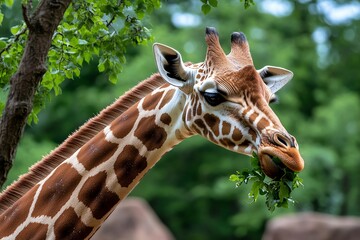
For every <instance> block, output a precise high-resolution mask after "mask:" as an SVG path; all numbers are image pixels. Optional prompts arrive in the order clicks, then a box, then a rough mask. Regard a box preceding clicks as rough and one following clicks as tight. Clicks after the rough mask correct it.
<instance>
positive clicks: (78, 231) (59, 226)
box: [54, 208, 93, 240]
mask: <svg viewBox="0 0 360 240" xmlns="http://www.w3.org/2000/svg"><path fill="white" fill-rule="evenodd" d="M92 229H93V228H92V227H89V226H86V225H85V224H84V223H83V222H82V221H81V219H80V217H78V215H77V214H76V212H75V210H74V209H73V208H68V209H66V210H65V211H64V212H63V214H61V216H60V217H59V218H58V219H57V220H56V222H55V224H54V232H55V237H56V239H69V240H70V239H73V240H78V239H85V238H86V237H87V236H88V235H89V234H90V233H91V231H92Z"/></svg>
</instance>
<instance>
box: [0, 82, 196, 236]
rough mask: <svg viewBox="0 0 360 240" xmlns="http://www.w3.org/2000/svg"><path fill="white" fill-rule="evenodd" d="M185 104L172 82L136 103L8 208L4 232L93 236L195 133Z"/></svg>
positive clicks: (0, 227) (1, 228) (3, 217)
mask: <svg viewBox="0 0 360 240" xmlns="http://www.w3.org/2000/svg"><path fill="white" fill-rule="evenodd" d="M184 104H185V96H184V95H183V93H182V92H181V91H180V90H175V88H173V87H171V86H168V85H165V86H163V87H160V88H158V89H157V90H155V91H153V92H152V93H151V94H149V95H147V96H146V97H145V98H143V99H142V100H140V101H139V102H138V103H136V104H134V105H133V106H132V107H130V108H129V109H128V110H127V111H125V112H124V113H122V114H121V115H120V116H119V117H118V118H116V119H115V120H114V121H112V123H111V124H110V125H108V126H107V127H105V128H104V129H103V130H102V131H100V132H99V133H98V134H97V135H96V136H95V137H94V138H92V139H91V140H90V141H89V142H87V143H86V144H85V145H84V146H82V147H81V148H80V149H79V150H78V151H76V152H75V153H74V154H73V155H72V156H70V157H69V158H68V159H66V160H65V161H64V162H63V163H61V164H60V165H59V166H58V167H57V168H55V169H54V170H53V171H52V172H51V173H50V174H49V175H48V176H47V177H46V178H45V179H43V180H42V181H41V182H39V183H38V184H36V185H35V186H34V187H33V188H32V189H31V190H30V191H28V192H27V193H26V194H25V195H24V196H23V197H22V198H20V199H19V200H18V201H17V202H15V204H13V205H12V206H11V207H10V208H9V209H7V210H6V211H5V212H4V213H3V214H2V215H1V216H0V220H1V222H2V224H1V226H0V237H5V238H4V239H15V238H16V239H17V238H19V239H22V238H23V237H22V236H34V239H38V238H39V239H40V238H41V239H43V238H50V239H63V238H64V237H66V238H71V239H86V238H89V237H90V236H92V235H93V234H94V233H95V231H96V230H97V229H98V227H99V226H100V225H101V223H102V222H103V221H104V220H105V219H106V218H107V217H108V215H109V214H110V213H111V212H112V210H113V209H114V208H115V206H116V205H117V204H118V203H119V202H120V201H121V200H122V199H124V198H125V197H126V196H127V195H128V194H129V192H130V191H131V190H132V189H133V188H134V187H135V186H136V185H137V184H138V183H139V181H140V180H141V178H142V177H143V176H144V174H145V173H146V172H147V171H148V170H149V169H150V168H152V167H153V166H154V164H155V163H156V162H157V161H158V160H159V159H160V157H161V156H162V155H163V154H164V153H166V152H167V151H169V150H170V149H171V148H172V147H173V146H174V145H176V144H177V143H179V142H180V141H181V140H183V139H184V138H185V137H187V136H190V134H189V133H188V131H187V130H186V128H185V126H184V124H183V119H182V109H183V107H184V106H183V105H184Z"/></svg>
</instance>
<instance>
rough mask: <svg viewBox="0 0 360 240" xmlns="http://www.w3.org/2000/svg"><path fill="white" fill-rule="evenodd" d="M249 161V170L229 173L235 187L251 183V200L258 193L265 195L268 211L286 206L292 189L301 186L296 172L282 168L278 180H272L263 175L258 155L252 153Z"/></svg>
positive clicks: (256, 197)
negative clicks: (281, 173) (281, 174)
mask: <svg viewBox="0 0 360 240" xmlns="http://www.w3.org/2000/svg"><path fill="white" fill-rule="evenodd" d="M250 161H251V167H252V169H251V170H244V171H242V172H236V174H232V175H230V181H233V182H235V186H236V187H240V186H241V185H242V184H248V183H252V186H251V190H250V193H249V194H248V196H249V198H250V199H251V200H252V202H256V200H257V199H258V197H259V195H262V196H265V199H266V200H265V203H266V206H267V208H268V209H269V211H271V212H273V211H274V210H275V208H276V207H283V208H287V207H288V204H289V202H291V203H294V202H295V201H294V200H293V199H292V198H291V193H292V191H293V190H294V189H296V188H298V187H300V186H303V184H302V179H301V178H300V177H299V176H298V174H297V173H296V172H293V171H290V170H289V169H286V168H285V169H284V174H283V176H282V177H281V178H280V179H279V180H272V179H269V178H268V177H267V176H265V174H264V172H263V171H262V170H261V167H260V163H259V159H258V156H257V155H256V154H255V153H254V154H253V156H252V158H251V159H250Z"/></svg>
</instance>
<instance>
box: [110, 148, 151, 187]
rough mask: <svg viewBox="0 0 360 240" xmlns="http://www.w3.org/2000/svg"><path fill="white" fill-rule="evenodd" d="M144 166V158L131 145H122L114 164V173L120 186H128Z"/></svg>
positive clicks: (145, 163) (145, 164) (145, 165)
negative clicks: (122, 147)
mask: <svg viewBox="0 0 360 240" xmlns="http://www.w3.org/2000/svg"><path fill="white" fill-rule="evenodd" d="M146 167H147V162H146V158H145V157H143V156H141V155H140V153H139V150H137V148H135V147H134V146H131V145H126V146H125V147H124V149H123V151H122V152H121V153H120V155H119V157H118V158H117V159H116V161H115V164H114V169H115V174H116V176H117V179H118V182H119V183H120V185H121V186H122V187H128V186H129V185H130V184H131V183H132V182H133V181H134V179H135V178H136V176H137V175H138V174H140V173H141V172H142V171H144V169H145V168H146Z"/></svg>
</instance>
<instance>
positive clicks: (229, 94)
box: [154, 28, 304, 178]
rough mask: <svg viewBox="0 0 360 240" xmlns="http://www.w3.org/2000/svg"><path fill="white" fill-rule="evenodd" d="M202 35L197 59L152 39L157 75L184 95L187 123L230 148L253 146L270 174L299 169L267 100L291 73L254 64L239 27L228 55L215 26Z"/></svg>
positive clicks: (293, 146) (294, 149) (246, 150)
mask: <svg viewBox="0 0 360 240" xmlns="http://www.w3.org/2000/svg"><path fill="white" fill-rule="evenodd" d="M205 39H206V43H207V47H208V48H207V54H206V58H205V61H204V62H202V63H198V64H185V63H184V62H183V61H182V58H181V55H180V53H179V52H178V51H176V50H175V49H173V48H170V47H168V46H165V45H162V44H154V53H155V58H156V62H157V66H158V69H159V72H160V74H161V76H162V77H163V78H164V79H165V80H166V81H167V82H168V83H170V84H171V85H173V86H175V87H177V88H179V89H180V90H181V91H182V92H183V93H184V95H185V96H186V97H185V99H186V100H185V101H186V102H185V104H184V106H185V108H184V109H183V121H184V124H185V126H186V128H187V129H188V130H189V131H190V132H191V133H192V134H200V135H202V136H203V137H205V138H207V139H209V140H210V141H212V142H214V143H215V144H217V145H220V146H222V147H225V148H227V149H229V150H231V151H235V152H238V153H242V154H246V155H251V154H252V153H253V152H256V153H257V154H258V156H259V159H260V164H261V167H262V170H263V171H264V173H265V174H266V175H268V176H269V177H271V178H278V177H281V175H282V174H283V168H285V167H286V168H288V169H290V170H292V171H301V170H302V169H303V167H304V161H303V159H302V157H301V155H300V153H299V148H298V144H297V142H296V139H295V138H294V137H293V136H291V135H290V134H289V133H288V132H287V131H286V129H285V128H284V127H283V126H282V124H281V122H280V120H279V119H278V117H277V116H276V114H275V113H274V112H273V111H272V109H271V108H270V106H269V103H270V102H271V101H273V100H274V99H275V92H276V91H278V90H279V89H280V88H281V87H283V86H284V85H285V84H286V83H287V82H288V81H289V80H290V79H291V78H292V76H293V73H292V72H291V71H289V70H286V69H283V68H280V67H274V66H265V67H264V68H262V69H260V70H256V69H255V67H254V65H253V61H252V57H251V54H250V49H249V45H248V42H247V40H246V37H245V35H244V34H243V33H239V32H234V33H233V34H232V35H231V51H230V53H229V54H227V55H226V54H225V53H224V51H223V49H222V47H221V46H220V43H219V37H218V33H217V32H216V30H215V29H214V28H206V37H205ZM276 158H277V159H279V160H280V162H278V161H277V160H276V161H275V159H276Z"/></svg>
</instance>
